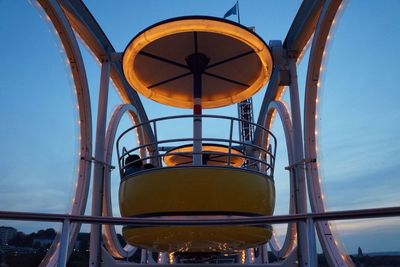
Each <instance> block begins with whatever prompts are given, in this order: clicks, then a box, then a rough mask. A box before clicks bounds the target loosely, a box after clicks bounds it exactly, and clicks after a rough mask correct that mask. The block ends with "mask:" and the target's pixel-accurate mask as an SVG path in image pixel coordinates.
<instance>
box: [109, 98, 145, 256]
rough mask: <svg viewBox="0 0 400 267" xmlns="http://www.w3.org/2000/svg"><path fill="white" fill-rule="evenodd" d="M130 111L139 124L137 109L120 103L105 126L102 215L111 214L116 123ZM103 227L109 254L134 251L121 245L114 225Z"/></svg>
mask: <svg viewBox="0 0 400 267" xmlns="http://www.w3.org/2000/svg"><path fill="white" fill-rule="evenodd" d="M126 112H130V113H131V116H132V117H133V118H134V120H135V123H136V124H139V123H141V121H140V118H139V116H138V111H137V109H136V108H135V107H134V106H133V105H130V104H121V105H119V106H117V108H116V109H115V111H114V113H113V115H112V117H111V120H110V123H109V125H108V128H107V134H106V142H105V144H106V148H105V162H106V163H107V165H105V166H106V169H105V172H104V173H105V174H104V176H105V177H104V191H103V212H102V215H103V216H113V214H112V203H111V173H110V172H111V170H110V166H111V163H112V154H113V153H112V151H113V148H114V142H115V135H116V133H117V129H118V125H119V123H120V121H121V118H122V116H123V115H124V114H125V113H126ZM138 136H139V140H138V141H139V144H143V143H144V138H143V136H142V135H141V134H138ZM103 229H104V233H103V236H104V244H105V245H106V247H107V250H108V252H109V253H110V254H111V256H113V257H116V258H124V257H130V256H132V255H133V253H135V251H136V248H135V247H133V246H130V245H127V246H126V247H125V248H123V247H122V246H121V244H120V243H119V241H118V238H117V234H116V232H115V227H114V225H107V224H106V225H103Z"/></svg>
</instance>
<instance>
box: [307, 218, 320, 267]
mask: <svg viewBox="0 0 400 267" xmlns="http://www.w3.org/2000/svg"><path fill="white" fill-rule="evenodd" d="M306 224H307V243H308V263H309V266H310V267H314V266H315V267H316V266H318V259H317V247H316V239H315V222H314V220H313V218H311V217H308V218H307V221H306Z"/></svg>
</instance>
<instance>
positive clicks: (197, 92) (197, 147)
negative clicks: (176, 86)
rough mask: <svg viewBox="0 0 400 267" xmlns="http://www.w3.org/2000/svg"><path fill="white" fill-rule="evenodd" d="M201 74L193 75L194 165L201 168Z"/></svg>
mask: <svg viewBox="0 0 400 267" xmlns="http://www.w3.org/2000/svg"><path fill="white" fill-rule="evenodd" d="M201 76H202V75H201V73H200V72H194V73H193V89H194V90H193V100H194V105H193V115H194V117H193V139H194V142H193V165H194V166H201V165H203V155H202V153H201V152H202V142H201V139H202V136H203V133H202V118H201V114H202V107H201V86H202V85H201Z"/></svg>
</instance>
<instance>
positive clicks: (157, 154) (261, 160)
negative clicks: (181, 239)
mask: <svg viewBox="0 0 400 267" xmlns="http://www.w3.org/2000/svg"><path fill="white" fill-rule="evenodd" d="M196 117H201V119H202V121H203V125H204V123H206V122H207V121H211V120H218V121H217V123H218V124H217V125H221V123H223V121H225V122H227V123H228V124H229V131H228V132H226V131H224V130H223V129H222V131H221V133H223V134H225V135H226V134H227V135H228V137H226V138H224V137H222V138H221V137H219V136H216V137H212V138H210V137H204V138H201V139H200V141H201V142H202V144H203V145H204V146H205V145H217V146H221V147H224V148H225V149H226V152H224V151H223V152H221V151H216V152H212V155H213V156H215V157H220V158H221V157H225V158H226V159H227V160H226V162H225V163H224V164H219V166H221V167H234V166H233V164H232V159H233V158H240V159H241V160H242V161H243V164H242V165H241V166H236V167H240V168H245V169H249V170H253V171H257V172H261V173H263V174H266V175H268V176H270V177H271V178H273V173H274V166H275V155H276V145H277V141H276V137H275V136H274V135H273V134H272V133H271V132H270V131H269V130H268V129H266V128H265V127H263V126H261V125H258V124H256V123H253V122H248V121H244V120H242V119H238V118H233V117H227V116H219V115H178V116H169V117H163V118H157V119H153V120H149V121H146V122H143V123H140V124H137V125H135V126H133V127H130V128H128V129H127V130H125V131H124V132H123V133H122V134H121V135H120V136H119V137H118V139H117V155H118V165H119V170H120V174H121V177H122V176H123V174H124V173H125V171H126V169H127V168H129V167H130V166H132V165H134V164H135V163H136V162H137V161H142V162H148V163H151V164H153V165H154V166H155V167H157V168H161V167H168V166H167V165H166V164H165V163H164V162H163V159H164V156H165V155H166V154H168V155H169V156H182V157H187V158H190V157H191V156H193V155H196V154H200V155H202V157H203V158H205V157H207V156H209V155H210V153H211V152H210V151H205V150H204V151H201V152H193V151H190V152H176V151H173V150H174V149H175V148H179V147H183V146H190V145H193V143H194V142H195V141H199V140H198V139H195V138H193V136H192V135H191V136H184V137H180V138H160V134H159V133H158V131H159V128H160V127H159V126H160V124H161V123H164V122H166V123H168V124H169V125H171V127H175V125H177V123H180V122H182V121H183V120H184V119H192V120H193V118H196ZM244 122H246V123H248V124H250V125H251V126H252V127H254V129H258V130H259V131H261V132H264V134H263V136H264V139H263V143H262V144H260V145H258V144H254V143H252V142H246V141H241V140H240V136H237V137H235V135H234V132H236V133H237V132H238V129H239V127H240V124H241V123H244ZM149 125H150V127H151V128H152V129H153V133H154V140H152V141H151V142H148V143H146V144H139V145H137V146H135V147H133V148H128V149H127V148H126V146H123V145H121V143H122V142H124V141H126V140H130V141H131V139H128V138H129V136H128V134H129V133H132V132H137V133H140V132H141V131H140V130H141V128H143V127H148V126H149ZM188 132H189V133H188V135H189V134H191V133H192V131H188ZM218 135H221V134H218ZM128 143H129V141H128ZM143 151H146V153H143ZM237 151H239V152H240V153H237ZM132 154H141V155H142V157H141V158H140V159H137V160H135V161H132V162H130V163H129V164H125V160H126V158H127V157H128V156H129V155H132ZM189 163H191V162H189ZM187 165H188V164H186V165H184V166H187Z"/></svg>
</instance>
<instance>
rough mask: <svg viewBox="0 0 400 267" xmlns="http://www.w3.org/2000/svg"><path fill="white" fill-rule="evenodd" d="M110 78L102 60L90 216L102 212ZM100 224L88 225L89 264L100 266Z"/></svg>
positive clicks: (99, 214)
mask: <svg viewBox="0 0 400 267" xmlns="http://www.w3.org/2000/svg"><path fill="white" fill-rule="evenodd" d="M109 80H110V62H109V61H108V60H107V61H104V62H102V65H101V77H100V93H99V103H98V108H97V127H96V147H95V159H96V161H95V162H94V171H93V185H92V186H93V188H92V216H101V212H102V203H103V200H102V196H103V182H104V181H103V180H104V179H103V178H104V166H103V164H102V162H104V147H105V135H106V122H107V103H108V85H109ZM100 237H101V225H100V224H92V225H91V226H90V254H89V266H91V267H98V266H100V252H101V244H100Z"/></svg>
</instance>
